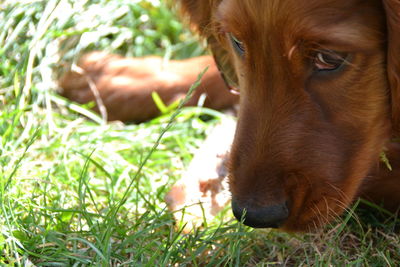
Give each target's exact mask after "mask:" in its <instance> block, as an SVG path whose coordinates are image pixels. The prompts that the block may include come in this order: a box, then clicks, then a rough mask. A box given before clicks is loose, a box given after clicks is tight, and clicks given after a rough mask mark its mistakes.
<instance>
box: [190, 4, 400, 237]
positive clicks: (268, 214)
mask: <svg viewBox="0 0 400 267" xmlns="http://www.w3.org/2000/svg"><path fill="white" fill-rule="evenodd" d="M182 5H183V8H184V10H185V11H186V12H187V13H188V14H189V15H190V17H191V21H192V23H193V24H194V25H195V26H197V29H198V30H199V32H200V33H201V34H202V35H203V36H205V37H206V38H207V39H208V40H209V42H210V44H211V49H212V50H214V53H216V57H217V58H218V57H219V54H221V56H226V55H228V57H227V58H228V61H229V62H228V63H229V64H226V62H224V64H222V65H223V67H224V68H225V71H226V74H228V75H232V74H230V73H235V74H236V75H235V77H230V79H228V80H230V81H237V83H238V84H237V85H238V87H239V88H240V98H241V100H240V112H239V118H238V126H237V130H236V135H235V140H234V143H233V146H232V151H231V162H230V178H229V179H230V189H231V192H232V208H233V211H234V214H235V216H236V217H238V218H239V219H240V218H241V217H242V216H243V215H244V218H245V219H244V223H245V224H247V225H249V226H253V227H281V228H283V229H286V230H294V231H296V230H310V229H312V228H314V227H318V226H321V225H324V224H326V223H327V222H329V221H330V220H331V219H332V218H333V217H335V216H336V215H339V214H341V213H342V212H343V211H344V210H345V209H346V208H347V207H348V206H349V204H350V203H351V202H352V201H353V200H354V198H355V197H356V196H357V194H358V193H359V189H360V186H361V184H362V183H363V180H364V178H365V177H366V176H367V175H368V173H369V172H370V171H371V169H372V168H374V167H376V165H377V163H378V161H379V154H380V153H381V151H382V149H383V147H384V146H385V143H386V142H387V140H388V139H389V138H390V136H391V134H392V133H393V132H397V131H398V130H399V129H400V105H399V103H400V95H399V94H400V83H399V79H400V75H399V72H400V2H399V1H397V0H385V1H380V0H363V1H361V0H348V1H342V0H341V1H338V0H327V1H317V0H315V1H310V0H301V1H299V0H287V1H281V0H270V1H260V0H246V1H243V0H182ZM229 68H231V69H229ZM232 70H233V71H232ZM392 130H394V131H392Z"/></svg>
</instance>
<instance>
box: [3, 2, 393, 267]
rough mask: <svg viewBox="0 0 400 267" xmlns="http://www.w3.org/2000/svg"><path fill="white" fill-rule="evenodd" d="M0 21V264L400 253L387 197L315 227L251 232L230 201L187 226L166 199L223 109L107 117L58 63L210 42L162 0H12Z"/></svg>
mask: <svg viewBox="0 0 400 267" xmlns="http://www.w3.org/2000/svg"><path fill="white" fill-rule="evenodd" d="M0 27H1V28H0V209H1V210H0V231H1V234H0V265H5V266H32V265H35V266H120V265H121V266H122V265H124V266H186V265H187V266H281V265H287V266H398V265H399V264H400V240H399V236H398V234H397V233H398V232H396V229H395V228H396V227H397V226H398V221H397V218H396V217H394V216H391V215H387V214H385V213H383V212H381V211H380V210H379V208H373V209H372V211H371V210H359V209H357V216H354V215H353V213H352V212H350V213H348V214H347V215H345V216H344V217H343V218H341V219H340V220H339V221H338V222H336V223H335V224H332V225H331V226H328V227H327V228H326V229H325V230H324V231H323V232H321V233H318V234H305V235H291V234H286V233H281V232H278V231H269V230H253V229H250V228H247V227H244V226H242V225H241V224H239V223H237V222H235V221H234V220H233V219H232V217H231V215H230V213H229V211H227V212H226V214H225V215H224V216H221V217H222V219H216V220H214V221H211V222H207V224H206V226H204V227H200V228H197V229H194V230H193V231H192V232H190V233H188V234H184V233H183V232H181V231H180V229H179V228H177V227H176V226H175V222H174V219H173V214H171V213H170V212H169V211H168V210H167V209H166V205H165V203H164V201H163V197H164V195H165V194H166V192H167V191H168V188H169V187H170V186H171V185H172V184H173V183H174V182H175V181H176V180H177V179H178V178H179V176H180V175H181V173H182V171H183V170H184V168H185V166H187V164H188V162H189V161H190V159H191V155H192V153H193V151H194V150H195V149H196V147H198V146H199V144H201V142H202V140H203V139H204V136H205V135H206V133H207V131H209V129H210V128H211V127H212V126H213V125H214V124H215V123H216V122H217V121H218V120H219V119H220V118H221V117H222V116H224V115H222V114H219V113H216V112H213V113H210V112H208V111H207V110H206V109H201V108H186V109H182V110H181V112H180V113H179V114H177V113H176V114H175V113H174V114H175V115H176V116H175V115H174V116H173V117H172V123H170V122H171V114H165V115H164V116H162V117H160V118H157V119H154V120H152V121H150V122H147V123H144V124H140V125H124V124H121V123H109V124H106V123H104V122H103V121H102V120H101V118H100V117H99V116H98V115H97V114H94V113H92V112H91V111H90V109H89V107H90V104H89V105H86V106H85V105H83V106H82V105H77V104H74V103H70V102H68V101H66V100H65V99H63V98H61V97H60V96H58V95H57V93H56V89H57V82H56V81H57V75H58V73H59V71H60V69H61V68H63V67H65V66H66V65H68V64H69V63H70V62H74V61H76V59H77V58H78V56H79V55H80V54H81V53H83V52H85V51H89V50H96V49H98V50H107V51H109V52H115V53H121V54H124V55H128V56H142V55H147V54H158V55H161V56H164V57H165V58H166V59H168V58H185V57H190V56H196V55H200V54H202V53H204V50H203V49H202V48H201V47H200V46H199V45H198V44H197V40H196V38H195V37H193V36H192V35H191V34H190V33H189V32H188V31H187V30H184V28H183V27H182V25H181V23H180V22H179V21H178V20H177V18H176V16H175V15H174V10H171V9H170V8H168V7H167V6H166V4H165V3H163V2H160V1H157V0H153V1H150V0H147V1H145V0H136V1H135V0H129V1H128V0H121V1H116V0H115V1H107V0H80V1H72V0H71V1H68V0H19V1H14V0H5V1H3V2H2V3H0ZM204 114H208V116H207V117H208V119H207V120H204V116H203V115H204ZM161 137H162V138H161ZM155 144H156V146H155ZM144 163H145V164H144ZM379 217H381V218H380V219H379ZM382 217H383V218H384V219H382ZM385 217H386V218H385Z"/></svg>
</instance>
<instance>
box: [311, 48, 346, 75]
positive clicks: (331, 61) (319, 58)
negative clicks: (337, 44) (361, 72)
mask: <svg viewBox="0 0 400 267" xmlns="http://www.w3.org/2000/svg"><path fill="white" fill-rule="evenodd" d="M346 57H347V56H346V55H345V54H339V53H335V52H333V51H326V52H319V53H317V54H316V55H315V58H314V65H315V67H316V69H317V70H318V71H331V70H336V69H338V68H339V67H340V66H342V65H343V63H344V62H345V60H346Z"/></svg>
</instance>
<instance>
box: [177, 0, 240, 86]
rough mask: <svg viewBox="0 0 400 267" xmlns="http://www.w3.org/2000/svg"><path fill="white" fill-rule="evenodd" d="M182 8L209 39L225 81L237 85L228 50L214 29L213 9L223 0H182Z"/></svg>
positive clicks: (210, 47)
mask: <svg viewBox="0 0 400 267" xmlns="http://www.w3.org/2000/svg"><path fill="white" fill-rule="evenodd" d="M180 3H181V8H182V11H183V13H184V14H185V15H188V17H189V19H190V23H191V25H192V26H193V27H194V28H195V30H196V31H198V32H199V33H200V35H201V36H202V37H203V38H205V39H206V40H207V45H208V47H209V49H210V50H211V52H212V54H213V55H214V58H215V61H216V64H217V66H218V69H219V70H220V71H222V72H223V73H224V76H223V77H224V79H225V81H226V82H227V83H228V84H229V85H230V86H233V87H236V86H237V75H236V72H235V70H234V68H233V64H232V62H231V59H230V56H229V53H228V51H226V50H225V49H224V48H223V47H222V46H221V44H220V43H219V42H218V38H217V36H216V34H217V33H215V32H214V31H213V30H214V29H213V26H215V24H214V25H213V23H214V22H213V16H214V14H213V11H215V10H216V9H217V6H218V4H219V3H221V0H181V1H180Z"/></svg>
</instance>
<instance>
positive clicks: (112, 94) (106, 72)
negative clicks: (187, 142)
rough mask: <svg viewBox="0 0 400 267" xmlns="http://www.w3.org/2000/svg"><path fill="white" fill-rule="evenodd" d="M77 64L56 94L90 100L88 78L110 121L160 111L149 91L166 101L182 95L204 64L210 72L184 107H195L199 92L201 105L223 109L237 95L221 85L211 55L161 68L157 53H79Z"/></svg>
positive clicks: (145, 116) (148, 116) (139, 117)
mask: <svg viewBox="0 0 400 267" xmlns="http://www.w3.org/2000/svg"><path fill="white" fill-rule="evenodd" d="M78 66H79V67H80V68H81V73H78V72H74V71H71V72H68V73H66V74H65V75H64V76H63V77H62V78H61V79H60V87H61V88H62V91H61V94H62V95H64V96H65V97H67V98H69V99H72V100H74V101H77V102H79V103H87V102H90V101H95V97H94V94H93V92H92V91H91V89H90V87H89V81H92V82H93V86H94V87H95V88H93V89H94V90H97V91H98V93H99V96H100V98H101V99H102V102H103V104H104V106H105V109H106V110H107V114H108V120H111V121H112V120H120V121H129V122H143V121H146V120H149V119H151V118H154V117H156V116H157V115H159V114H160V111H159V110H158V108H157V106H156V105H155V104H154V101H153V99H152V97H151V94H152V92H157V93H158V94H159V96H160V97H161V99H162V100H163V102H164V103H165V104H166V105H170V104H172V103H173V102H174V101H176V100H179V99H182V98H183V97H184V96H185V95H186V93H187V91H188V88H189V87H190V86H191V85H192V84H193V83H194V82H195V81H196V79H197V76H198V74H199V73H200V72H201V71H203V70H204V69H205V68H206V67H209V70H208V71H207V73H206V74H205V75H204V76H203V79H202V84H201V85H200V86H199V87H198V88H197V90H196V91H195V93H194V95H193V97H192V98H191V99H190V101H189V102H188V103H187V105H188V106H195V105H197V103H198V101H199V98H200V96H201V95H202V94H206V95H207V98H206V100H205V103H204V105H205V106H206V107H209V108H213V109H224V108H228V107H231V106H232V105H233V104H235V103H236V102H237V101H238V96H236V95H233V94H231V93H229V91H228V90H227V89H226V88H225V84H224V82H223V80H222V79H221V77H220V74H219V71H218V69H217V68H216V66H215V65H214V61H213V59H212V57H210V56H203V57H197V58H194V59H187V60H181V61H175V60H171V61H168V62H167V63H166V64H165V66H164V64H163V60H162V58H159V57H145V58H124V57H121V56H117V55H110V54H106V53H101V52H93V53H91V54H87V55H85V56H84V57H82V58H81V59H80V62H79V63H78ZM97 108H98V107H96V110H97Z"/></svg>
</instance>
